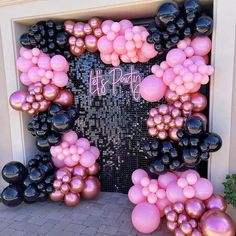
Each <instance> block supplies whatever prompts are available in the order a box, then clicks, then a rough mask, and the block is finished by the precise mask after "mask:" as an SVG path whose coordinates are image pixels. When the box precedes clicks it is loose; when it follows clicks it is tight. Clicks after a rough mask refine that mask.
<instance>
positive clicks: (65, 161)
mask: <svg viewBox="0 0 236 236" xmlns="http://www.w3.org/2000/svg"><path fill="white" fill-rule="evenodd" d="M50 152H51V154H52V161H53V163H54V165H55V166H56V167H58V168H62V167H74V166H76V165H78V164H80V165H82V166H84V167H85V168H90V167H92V166H93V165H95V163H96V160H97V159H98V157H99V155H100V152H99V150H98V148H96V147H94V146H90V142H89V140H88V139H86V138H78V136H77V134H76V132H74V131H70V132H67V133H65V134H64V135H63V136H62V143H61V144H59V145H57V146H53V147H51V149H50Z"/></svg>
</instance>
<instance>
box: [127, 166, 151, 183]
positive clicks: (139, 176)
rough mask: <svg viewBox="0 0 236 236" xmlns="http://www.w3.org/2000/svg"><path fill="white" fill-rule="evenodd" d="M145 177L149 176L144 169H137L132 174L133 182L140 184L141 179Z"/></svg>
mask: <svg viewBox="0 0 236 236" xmlns="http://www.w3.org/2000/svg"><path fill="white" fill-rule="evenodd" d="M143 177H148V174H147V172H146V171H144V170H142V169H137V170H135V171H134V172H133V173H132V176H131V178H132V182H133V184H140V181H141V179H142V178H143Z"/></svg>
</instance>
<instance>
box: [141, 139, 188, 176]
mask: <svg viewBox="0 0 236 236" xmlns="http://www.w3.org/2000/svg"><path fill="white" fill-rule="evenodd" d="M143 150H144V154H145V155H146V157H147V158H148V159H149V163H150V164H149V166H148V171H149V173H150V174H151V175H154V176H156V175H159V174H162V173H165V172H166V171H167V170H171V171H175V170H179V169H181V168H182V167H183V160H182V158H181V150H180V149H179V147H178V145H177V143H176V142H173V141H165V142H162V141H160V140H158V139H152V140H151V141H150V142H145V143H144V145H143Z"/></svg>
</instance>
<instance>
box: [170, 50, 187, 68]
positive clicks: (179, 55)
mask: <svg viewBox="0 0 236 236" xmlns="http://www.w3.org/2000/svg"><path fill="white" fill-rule="evenodd" d="M185 59H186V55H185V53H184V52H183V51H182V50H180V49H178V48H174V49H172V50H170V51H169V52H168V53H167V55H166V62H167V63H168V65H169V66H171V67H174V66H175V65H177V64H182V63H183V62H184V60H185Z"/></svg>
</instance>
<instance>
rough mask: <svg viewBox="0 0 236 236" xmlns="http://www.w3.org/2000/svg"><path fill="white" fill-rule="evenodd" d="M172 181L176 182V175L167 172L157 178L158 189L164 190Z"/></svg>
mask: <svg viewBox="0 0 236 236" xmlns="http://www.w3.org/2000/svg"><path fill="white" fill-rule="evenodd" d="M173 181H177V177H176V175H175V174H173V173H171V172H167V173H165V174H163V175H160V176H159V178H158V185H159V186H160V188H163V189H166V188H167V186H168V185H169V184H170V183H171V182H173Z"/></svg>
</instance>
